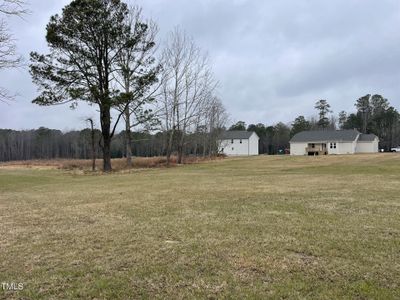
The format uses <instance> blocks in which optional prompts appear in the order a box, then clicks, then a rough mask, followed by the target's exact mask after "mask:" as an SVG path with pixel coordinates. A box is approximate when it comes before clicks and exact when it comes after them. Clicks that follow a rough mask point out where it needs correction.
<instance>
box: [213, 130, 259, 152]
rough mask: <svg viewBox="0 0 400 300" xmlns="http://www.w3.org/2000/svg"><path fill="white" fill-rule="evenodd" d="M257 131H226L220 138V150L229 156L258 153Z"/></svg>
mask: <svg viewBox="0 0 400 300" xmlns="http://www.w3.org/2000/svg"><path fill="white" fill-rule="evenodd" d="M259 139H260V138H259V137H258V135H257V133H255V132H253V131H239V130H236V131H225V132H224V133H223V134H222V135H221V136H220V137H219V140H218V152H219V153H222V154H225V155H228V156H250V155H258V154H259V152H258V141H259Z"/></svg>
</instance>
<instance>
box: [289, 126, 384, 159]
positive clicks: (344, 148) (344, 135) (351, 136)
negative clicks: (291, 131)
mask: <svg viewBox="0 0 400 300" xmlns="http://www.w3.org/2000/svg"><path fill="white" fill-rule="evenodd" d="M289 143H290V155H328V154H355V153H377V152H378V144H379V138H378V137H377V136H376V135H374V134H362V133H360V132H359V131H357V130H326V131H322V130H321V131H302V132H299V133H297V134H296V135H294V136H293V138H292V139H291V140H290V142H289Z"/></svg>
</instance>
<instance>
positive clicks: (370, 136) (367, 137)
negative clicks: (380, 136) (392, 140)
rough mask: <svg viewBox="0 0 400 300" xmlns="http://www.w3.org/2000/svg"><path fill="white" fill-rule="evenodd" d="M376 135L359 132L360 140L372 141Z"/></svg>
mask: <svg viewBox="0 0 400 300" xmlns="http://www.w3.org/2000/svg"><path fill="white" fill-rule="evenodd" d="M376 137H377V136H376V135H375V134H360V137H359V138H358V140H359V141H360V142H373V141H374V140H375V138H376Z"/></svg>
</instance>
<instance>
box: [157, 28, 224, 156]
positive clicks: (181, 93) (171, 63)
mask: <svg viewBox="0 0 400 300" xmlns="http://www.w3.org/2000/svg"><path fill="white" fill-rule="evenodd" d="M162 63H163V68H164V70H163V74H162V83H163V85H162V97H161V98H162V101H161V102H162V104H163V108H164V121H165V129H166V130H167V132H168V142H167V143H168V145H167V163H169V162H170V157H171V153H172V146H173V145H172V144H173V141H174V140H176V142H177V150H178V163H182V159H183V155H184V153H185V139H186V135H187V133H188V132H189V131H190V130H191V129H194V127H195V124H196V123H199V118H201V117H203V116H205V111H206V110H207V106H208V103H209V101H211V99H212V98H213V93H214V91H215V89H216V87H217V82H216V80H215V79H214V77H213V74H212V71H211V68H210V64H209V60H208V56H207V55H206V54H203V53H202V51H201V50H200V48H199V47H198V46H196V44H195V43H194V41H193V39H191V38H190V37H188V36H187V35H186V33H185V32H183V31H182V30H180V29H179V28H176V29H175V30H174V31H173V32H172V33H171V34H170V36H169V38H168V41H167V45H166V48H165V49H164V51H163V58H162ZM177 134H178V136H177Z"/></svg>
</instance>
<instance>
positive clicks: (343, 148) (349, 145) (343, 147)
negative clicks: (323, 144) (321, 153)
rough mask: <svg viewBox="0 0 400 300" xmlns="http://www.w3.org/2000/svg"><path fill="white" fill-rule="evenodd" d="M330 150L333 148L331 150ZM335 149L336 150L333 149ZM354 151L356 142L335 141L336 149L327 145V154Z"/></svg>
mask: <svg viewBox="0 0 400 300" xmlns="http://www.w3.org/2000/svg"><path fill="white" fill-rule="evenodd" d="M331 150H333V151H332V152H331ZM335 150H336V151H335ZM355 152H356V142H355V141H354V142H346V143H344V142H336V149H330V146H328V153H329V154H354V153H355Z"/></svg>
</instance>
